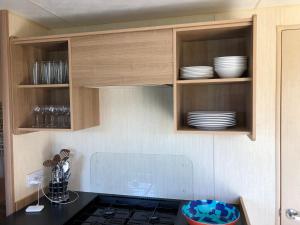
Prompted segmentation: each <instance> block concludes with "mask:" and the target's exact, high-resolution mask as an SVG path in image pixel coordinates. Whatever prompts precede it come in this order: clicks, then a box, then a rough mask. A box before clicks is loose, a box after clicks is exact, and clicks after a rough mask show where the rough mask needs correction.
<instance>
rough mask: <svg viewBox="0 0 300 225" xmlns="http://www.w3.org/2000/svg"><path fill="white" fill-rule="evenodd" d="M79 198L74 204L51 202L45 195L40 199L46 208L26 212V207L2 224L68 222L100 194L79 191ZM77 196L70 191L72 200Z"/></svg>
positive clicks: (20, 224)
mask: <svg viewBox="0 0 300 225" xmlns="http://www.w3.org/2000/svg"><path fill="white" fill-rule="evenodd" d="M77 193H78V194H79V198H78V199H77V200H76V201H75V202H74V203H72V204H67V205H57V204H51V203H50V202H49V201H48V200H47V199H46V198H45V197H42V198H41V200H40V205H44V206H45V208H44V209H43V210H42V211H41V212H39V213H26V212H25V209H26V207H25V208H23V209H21V210H19V211H18V212H16V213H14V214H12V215H10V216H8V217H6V219H5V220H4V221H2V222H1V223H0V224H1V225H63V224H65V223H67V222H68V221H69V220H70V219H71V218H72V217H73V216H74V215H75V214H76V213H78V212H79V211H80V210H81V209H82V208H84V207H85V206H86V205H88V204H89V203H90V202H91V201H92V200H94V199H95V198H96V197H97V196H98V194H95V193H89V192H77ZM74 198H75V194H74V193H70V200H72V199H74Z"/></svg>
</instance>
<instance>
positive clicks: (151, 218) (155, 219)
mask: <svg viewBox="0 0 300 225" xmlns="http://www.w3.org/2000/svg"><path fill="white" fill-rule="evenodd" d="M158 222H159V217H158V216H150V217H149V223H158Z"/></svg>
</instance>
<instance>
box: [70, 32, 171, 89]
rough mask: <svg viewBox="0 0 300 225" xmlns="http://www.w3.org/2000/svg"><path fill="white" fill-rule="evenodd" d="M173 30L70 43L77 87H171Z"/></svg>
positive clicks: (103, 35)
mask: <svg viewBox="0 0 300 225" xmlns="http://www.w3.org/2000/svg"><path fill="white" fill-rule="evenodd" d="M172 34H173V33H172V29H165V30H151V31H139V32H125V33H115V34H99V35H90V36H83V37H74V38H72V39H71V54H72V74H73V84H74V85H76V86H95V87H97V86H104V85H159V84H171V83H172V81H173V79H172V73H173V67H172V65H173V63H172V62H173V54H172V52H173V51H172V37H173V35H172Z"/></svg>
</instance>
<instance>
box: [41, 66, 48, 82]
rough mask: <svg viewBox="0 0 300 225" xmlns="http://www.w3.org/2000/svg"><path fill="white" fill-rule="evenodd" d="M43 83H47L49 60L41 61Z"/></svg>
mask: <svg viewBox="0 0 300 225" xmlns="http://www.w3.org/2000/svg"><path fill="white" fill-rule="evenodd" d="M41 83H42V84H47V62H46V61H42V62H41Z"/></svg>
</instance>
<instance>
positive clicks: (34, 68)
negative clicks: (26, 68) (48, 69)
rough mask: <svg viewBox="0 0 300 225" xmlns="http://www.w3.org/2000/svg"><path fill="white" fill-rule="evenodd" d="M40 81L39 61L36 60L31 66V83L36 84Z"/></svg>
mask: <svg viewBox="0 0 300 225" xmlns="http://www.w3.org/2000/svg"><path fill="white" fill-rule="evenodd" d="M40 82H41V81H40V63H39V62H37V61H36V62H34V64H33V66H32V83H33V84H35V85H36V84H40Z"/></svg>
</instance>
